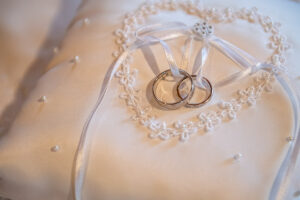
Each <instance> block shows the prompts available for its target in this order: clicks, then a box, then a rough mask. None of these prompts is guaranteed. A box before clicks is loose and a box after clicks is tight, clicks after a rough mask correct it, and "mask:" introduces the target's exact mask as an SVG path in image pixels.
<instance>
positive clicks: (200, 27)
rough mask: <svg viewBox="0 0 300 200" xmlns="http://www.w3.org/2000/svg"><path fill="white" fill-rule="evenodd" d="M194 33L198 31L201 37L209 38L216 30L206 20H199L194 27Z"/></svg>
mask: <svg viewBox="0 0 300 200" xmlns="http://www.w3.org/2000/svg"><path fill="white" fill-rule="evenodd" d="M193 31H194V33H196V34H197V35H198V36H199V37H200V38H201V39H205V38H208V37H209V36H211V35H212V34H213V32H214V29H213V27H212V26H211V25H209V24H208V23H207V22H206V21H203V22H197V23H196V24H195V25H194V27H193Z"/></svg>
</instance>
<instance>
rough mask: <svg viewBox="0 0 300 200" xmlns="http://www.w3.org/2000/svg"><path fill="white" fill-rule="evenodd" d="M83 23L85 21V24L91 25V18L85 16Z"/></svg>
mask: <svg viewBox="0 0 300 200" xmlns="http://www.w3.org/2000/svg"><path fill="white" fill-rule="evenodd" d="M83 23H84V25H86V26H87V25H90V23H91V21H90V19H89V18H84V20H83Z"/></svg>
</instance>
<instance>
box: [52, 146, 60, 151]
mask: <svg viewBox="0 0 300 200" xmlns="http://www.w3.org/2000/svg"><path fill="white" fill-rule="evenodd" d="M50 150H51V151H52V152H58V151H59V150H60V147H59V146H58V145H55V146H53V147H51V149H50Z"/></svg>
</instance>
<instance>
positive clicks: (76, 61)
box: [72, 56, 80, 64]
mask: <svg viewBox="0 0 300 200" xmlns="http://www.w3.org/2000/svg"><path fill="white" fill-rule="evenodd" d="M72 62H73V63H75V64H78V63H79V62H80V58H79V56H75V57H74V58H73V59H72Z"/></svg>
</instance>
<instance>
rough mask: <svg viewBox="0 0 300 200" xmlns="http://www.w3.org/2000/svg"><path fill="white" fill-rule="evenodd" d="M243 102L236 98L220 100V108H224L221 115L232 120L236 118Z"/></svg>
mask: <svg viewBox="0 0 300 200" xmlns="http://www.w3.org/2000/svg"><path fill="white" fill-rule="evenodd" d="M241 107H242V106H241V104H239V103H238V102H237V101H236V100H235V99H233V100H231V101H230V102H224V101H222V102H220V103H219V108H220V109H221V110H222V111H221V112H220V116H221V117H227V118H228V119H230V120H232V119H235V118H236V115H237V112H238V111H239V110H240V109H241Z"/></svg>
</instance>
